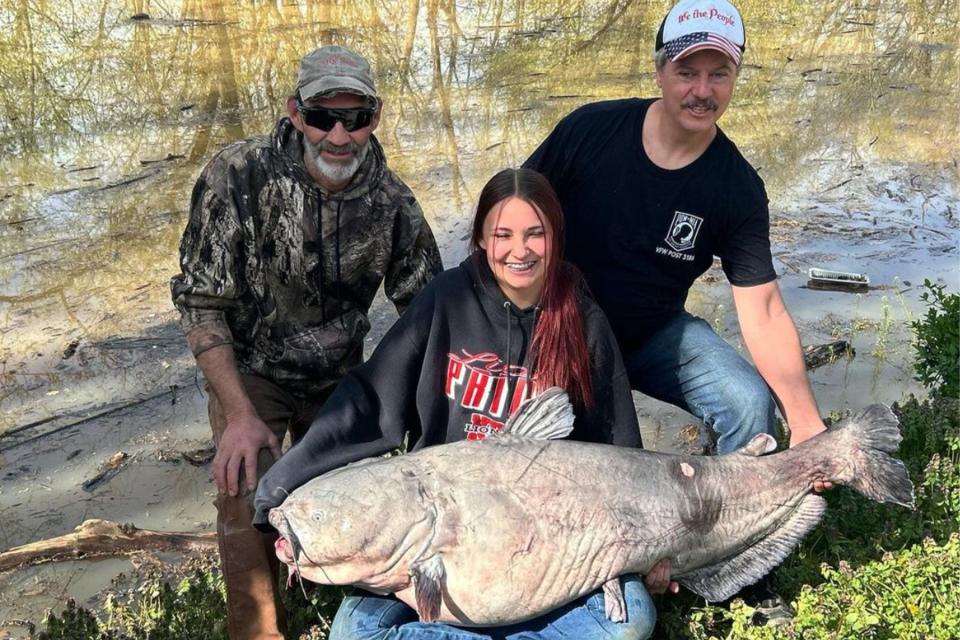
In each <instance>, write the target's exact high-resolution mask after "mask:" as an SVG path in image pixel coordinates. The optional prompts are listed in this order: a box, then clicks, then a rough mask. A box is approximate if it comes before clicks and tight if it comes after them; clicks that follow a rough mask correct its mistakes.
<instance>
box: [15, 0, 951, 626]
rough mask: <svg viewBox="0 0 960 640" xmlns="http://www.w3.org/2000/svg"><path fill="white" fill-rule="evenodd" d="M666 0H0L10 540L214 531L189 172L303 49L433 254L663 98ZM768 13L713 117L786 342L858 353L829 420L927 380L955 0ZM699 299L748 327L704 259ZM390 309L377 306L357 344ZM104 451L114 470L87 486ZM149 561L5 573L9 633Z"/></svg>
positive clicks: (671, 424)
mask: <svg viewBox="0 0 960 640" xmlns="http://www.w3.org/2000/svg"><path fill="white" fill-rule="evenodd" d="M666 4H667V3H634V2H626V3H624V2H618V1H616V0H604V1H599V0H597V1H593V0H575V1H573V2H557V1H553V2H548V1H533V2H531V1H530V0H526V1H525V2H513V3H511V2H479V3H472V4H471V6H470V7H469V8H463V7H457V6H456V5H455V4H452V3H451V4H438V3H432V2H429V3H420V2H416V1H413V2H409V1H401V0H397V1H392V0H391V1H388V2H355V3H345V4H342V5H338V4H335V3H331V2H326V1H322V0H316V1H313V0H300V1H296V2H286V3H256V2H255V3H239V2H228V1H226V0H224V1H221V2H210V3H196V2H174V3H164V4H159V3H153V2H149V0H138V1H136V2H122V1H118V0H98V2H96V3H92V4H88V5H84V6H83V7H81V6H79V5H77V6H69V7H64V6H61V5H55V4H53V3H50V2H48V1H47V0H39V1H37V2H31V3H26V2H12V3H7V5H6V6H3V7H0V82H2V83H3V86H4V89H5V93H6V95H8V96H9V99H7V100H5V101H0V148H2V149H3V150H4V152H5V153H4V154H2V157H0V175H2V176H3V177H2V178H0V548H2V549H6V548H9V547H12V546H15V545H19V544H23V543H26V542H30V541H34V540H38V539H42V538H48V537H52V536H56V535H59V534H62V533H64V532H67V531H70V530H72V529H73V528H74V527H75V526H76V525H78V524H79V523H80V522H81V521H83V520H84V519H87V518H94V517H99V518H105V519H109V520H114V521H118V522H132V523H134V524H136V525H137V526H138V527H142V528H152V529H163V530H197V531H209V530H210V529H211V527H212V526H213V521H214V510H213V506H212V499H213V485H212V483H211V481H210V477H209V476H210V469H209V464H206V465H203V464H201V465H199V466H195V465H194V464H192V463H191V462H189V461H187V460H185V459H184V458H183V456H182V455H181V454H182V453H183V452H193V451H196V450H198V449H202V448H204V447H205V446H207V444H208V442H209V429H208V427H207V425H206V419H205V415H204V411H205V400H204V396H203V383H202V380H200V379H199V378H198V376H197V373H196V370H195V368H194V366H193V361H192V358H191V357H190V355H189V353H188V352H187V351H186V348H185V345H184V343H183V341H182V337H181V336H180V333H179V330H178V329H177V326H176V316H175V313H174V312H173V311H172V309H171V307H170V303H169V291H168V287H167V281H168V280H169V277H170V276H171V275H172V274H173V273H175V272H176V270H177V262H176V250H177V242H178V240H179V235H180V233H181V231H182V229H183V225H184V222H185V217H186V209H187V206H188V202H189V194H190V189H191V187H192V183H193V180H194V179H195V177H196V175H197V173H198V171H199V169H200V167H201V166H202V163H203V162H204V161H205V160H206V159H207V158H209V157H210V156H211V155H212V154H213V153H215V151H216V150H217V149H218V148H220V147H221V146H223V145H224V144H227V143H229V142H231V141H233V140H236V139H239V138H242V137H245V136H250V135H255V134H258V133H261V132H266V131H268V130H269V129H270V127H271V125H272V123H273V121H274V120H275V119H276V118H277V117H279V115H280V114H281V113H282V108H283V99H284V96H285V95H286V92H287V91H289V89H290V88H291V84H292V81H293V77H294V75H295V69H296V61H297V59H298V58H299V57H300V55H302V54H303V52H304V51H305V49H306V48H307V46H306V45H305V44H304V43H310V44H311V46H312V45H314V44H320V43H326V42H340V43H344V44H347V45H348V46H352V47H355V48H357V49H358V50H361V51H363V52H364V53H365V54H367V55H368V56H369V57H370V58H371V60H372V61H373V63H374V66H375V67H376V69H377V71H378V73H379V74H380V78H381V87H382V89H381V90H382V92H383V94H384V97H385V102H386V110H385V113H384V121H383V124H382V125H381V128H380V129H379V130H378V132H377V134H378V136H379V138H380V139H381V141H382V142H383V144H384V147H385V149H386V152H387V155H388V157H389V159H390V164H391V166H392V167H393V168H394V169H395V170H396V171H397V173H398V174H400V175H401V176H402V177H403V178H404V179H405V180H406V181H407V182H408V183H409V184H410V186H411V187H412V188H413V190H414V191H415V193H416V194H417V196H418V198H419V200H420V202H421V204H422V205H423V208H424V210H425V211H426V213H427V215H428V217H429V218H430V221H431V224H432V225H433V228H434V229H435V231H436V235H437V237H438V240H439V242H440V244H441V248H442V252H443V256H444V260H445V263H446V264H447V265H453V264H455V263H456V262H458V261H459V260H460V258H461V257H462V256H463V254H464V252H465V249H466V242H465V235H466V232H467V229H466V224H467V220H468V216H469V213H470V209H471V207H472V205H473V202H474V198H475V196H476V195H477V190H478V188H479V187H480V186H481V185H482V184H483V182H484V181H485V180H486V179H487V178H488V177H489V176H490V175H491V174H492V173H493V172H494V171H495V170H497V169H499V168H501V167H503V166H509V165H516V164H518V163H519V162H521V161H522V160H523V159H524V158H525V157H526V156H527V154H529V153H530V152H531V151H532V150H533V149H534V148H535V147H536V145H537V144H538V143H539V141H540V140H541V139H542V138H543V137H544V136H545V135H546V133H547V132H548V131H549V129H550V127H551V126H552V125H553V124H554V123H555V122H556V121H557V120H558V119H559V118H561V117H562V116H563V115H564V114H566V113H568V112H569V111H570V110H572V109H573V108H575V107H576V106H579V105H580V104H583V103H585V102H588V101H592V100H600V99H607V98H614V97H621V96H628V95H652V94H653V93H654V91H655V84H654V82H653V79H652V64H651V62H650V57H651V56H650V51H649V49H650V48H651V47H652V39H653V34H654V32H655V30H656V21H657V20H658V19H659V17H660V16H661V15H662V13H663V10H664V9H665V7H666ZM778 7H779V9H780V10H779V11H778V12H774V11H773V9H772V8H770V7H768V6H767V5H765V4H763V3H760V2H752V1H749V0H747V1H744V2H742V3H741V9H742V11H743V13H744V15H745V17H746V19H747V20H748V34H749V36H748V37H749V42H748V49H747V55H746V59H745V66H744V68H743V70H742V72H741V77H740V80H739V82H738V87H737V92H736V94H735V96H734V100H733V103H732V105H731V107H730V110H729V111H728V113H727V114H726V115H725V116H724V119H723V120H722V121H721V124H722V126H723V127H724V130H725V131H726V132H727V133H728V135H729V136H730V137H731V138H732V139H733V140H735V141H736V142H737V143H738V145H739V146H740V148H741V150H742V151H743V153H744V155H745V156H746V157H747V158H748V159H749V160H750V161H751V162H752V163H753V164H754V165H755V166H756V167H757V168H758V170H759V171H760V173H761V175H762V176H763V178H764V180H765V182H766V185H767V189H768V193H769V195H770V200H771V212H772V235H773V239H774V254H775V266H776V268H777V271H778V273H779V274H780V286H781V288H782V290H783V292H784V297H785V298H786V300H787V303H788V306H789V308H790V310H791V312H792V314H793V315H794V317H795V319H796V321H797V324H798V327H799V329H800V332H801V337H802V340H803V342H804V343H805V344H820V343H824V342H828V341H830V340H833V339H844V340H847V341H849V342H850V343H852V345H853V346H854V349H855V351H856V356H855V357H853V358H852V359H846V358H842V359H839V360H837V361H836V362H833V363H830V364H827V365H825V366H823V367H820V368H818V369H817V370H816V371H814V372H813V373H812V374H811V380H812V383H813V385H814V391H815V393H816V395H817V398H818V401H819V403H820V406H821V409H822V410H823V411H824V413H827V412H830V411H842V410H846V409H857V408H860V407H862V406H863V405H865V404H868V403H870V402H876V401H879V402H887V403H890V402H893V401H896V400H898V399H900V398H902V397H903V395H904V394H906V393H909V392H911V391H916V390H918V387H917V386H916V384H915V383H914V382H912V380H911V363H910V360H909V356H910V350H909V345H910V340H911V334H910V332H909V331H908V330H907V324H908V323H909V322H910V321H911V320H912V319H913V318H915V317H916V316H917V315H918V314H920V313H922V311H923V307H922V304H921V303H920V302H919V295H920V293H921V292H922V282H923V280H924V278H930V279H931V280H935V281H940V282H944V283H946V285H947V287H948V289H949V290H951V291H956V290H958V289H960V268H958V265H960V251H958V239H960V231H958V228H960V224H958V215H960V204H958V203H960V198H958V162H960V157H958V151H957V150H958V149H960V139H958V134H957V127H956V115H955V108H954V105H955V104H956V103H957V101H958V98H960V87H958V83H957V81H956V78H957V75H958V72H960V51H958V49H957V44H956V43H957V41H958V36H960V34H958V31H957V26H956V22H955V16H956V15H957V11H958V5H957V3H956V1H955V0H953V1H944V2H934V3H921V2H914V1H910V0H883V1H881V2H876V3H872V4H868V5H862V4H852V3H846V2H826V3H818V4H817V5H816V6H815V7H812V6H810V5H809V4H808V3H799V2H798V3H789V2H788V3H782V4H781V5H778ZM137 14H146V15H147V16H149V17H148V18H142V17H141V18H138V19H132V17H133V16H135V15H137ZM951 16H953V19H951ZM754 34H755V35H754ZM811 267H819V268H824V269H834V270H841V271H854V272H859V273H864V274H867V275H869V277H870V283H871V284H870V288H869V289H868V290H866V291H863V292H859V293H846V292H840V291H823V290H816V289H811V288H808V286H807V280H808V277H807V270H808V269H809V268H811ZM689 308H690V310H691V311H693V312H695V313H698V314H699V315H701V316H703V317H704V318H706V319H708V320H709V321H710V322H711V323H712V324H713V325H714V327H715V328H716V329H717V330H718V331H719V332H720V333H721V334H722V335H724V336H725V337H727V338H728V339H729V340H730V341H731V342H732V343H733V344H735V345H738V346H739V345H740V340H739V335H738V333H737V328H736V322H735V317H734V313H733V305H732V298H731V296H730V292H729V287H728V286H727V285H726V284H725V282H724V280H723V276H722V272H721V271H720V270H719V268H714V269H711V270H710V271H709V272H708V273H707V274H706V275H705V276H704V277H703V278H702V280H701V282H699V283H698V285H697V287H696V288H695V290H694V291H693V292H692V294H691V297H690V301H689ZM394 318H395V313H394V312H393V310H392V309H391V308H389V305H388V304H386V303H385V301H384V300H383V298H382V297H381V298H379V299H378V301H377V303H376V307H375V312H374V318H373V319H374V329H373V331H372V332H371V334H370V336H369V339H368V342H367V347H368V351H369V350H370V349H372V348H373V346H374V345H375V344H376V341H377V340H378V339H379V337H380V336H381V335H382V334H383V332H384V331H385V330H386V328H387V327H388V326H389V325H390V323H391V322H392V321H393V319H394ZM637 405H638V412H639V415H640V418H641V424H642V425H643V429H644V439H645V441H646V442H647V444H648V446H651V447H656V448H658V449H661V450H669V449H671V448H673V447H674V446H675V444H674V438H675V436H676V434H677V433H678V431H679V430H680V428H681V427H683V426H684V425H686V424H688V423H689V422H690V418H689V417H688V416H686V415H684V414H682V413H681V412H679V411H676V410H673V409H670V408H666V407H664V406H663V405H659V404H657V403H655V402H652V401H649V400H644V399H642V398H639V397H638V398H637ZM118 452H124V453H125V454H127V457H126V458H125V459H124V461H123V463H122V465H120V466H119V468H118V469H117V470H116V472H115V473H114V474H112V475H110V476H109V477H105V478H104V479H102V480H101V481H100V482H98V483H95V484H94V485H92V486H89V485H88V488H87V489H84V486H83V485H84V483H85V482H89V481H90V480H91V479H93V478H95V477H96V476H97V474H98V473H100V472H101V471H102V469H101V465H103V464H104V463H105V462H106V461H108V460H110V459H111V458H112V457H113V456H115V454H117V453H118ZM165 560H169V558H165ZM142 561H143V560H142V559H139V560H131V559H113V560H101V561H96V562H69V563H59V564H56V565H49V566H45V567H39V568H31V569H25V570H20V571H16V572H11V573H6V574H3V575H0V621H5V622H3V623H2V624H3V625H6V626H0V637H3V634H4V633H5V632H9V633H11V634H14V635H17V634H22V629H23V628H22V627H21V626H17V625H16V624H15V622H11V621H16V620H18V619H34V620H36V619H37V618H38V617H39V615H40V612H41V611H42V610H43V608H45V607H50V606H56V605H57V604H58V603H60V602H62V600H63V598H64V597H66V596H68V595H70V596H73V597H76V598H78V600H79V601H80V602H81V603H83V602H87V601H88V600H89V599H90V598H96V597H98V596H99V595H100V594H102V592H103V590H104V589H105V588H107V587H108V586H109V584H110V582H111V580H112V579H114V578H115V577H116V575H117V574H118V573H129V572H130V571H131V569H132V568H133V567H134V565H135V564H136V563H139V562H142Z"/></svg>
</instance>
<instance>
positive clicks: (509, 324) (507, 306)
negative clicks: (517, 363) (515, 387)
mask: <svg viewBox="0 0 960 640" xmlns="http://www.w3.org/2000/svg"><path fill="white" fill-rule="evenodd" d="M503 310H504V311H506V312H507V358H506V360H507V364H506V367H507V368H506V374H507V385H509V384H510V327H512V326H513V322H511V318H510V301H509V300H506V301H504V303H503Z"/></svg>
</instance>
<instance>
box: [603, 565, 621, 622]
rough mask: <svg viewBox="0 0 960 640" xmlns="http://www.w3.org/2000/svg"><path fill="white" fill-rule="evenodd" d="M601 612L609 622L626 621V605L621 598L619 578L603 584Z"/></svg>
mask: <svg viewBox="0 0 960 640" xmlns="http://www.w3.org/2000/svg"><path fill="white" fill-rule="evenodd" d="M603 611H604V613H606V614H607V620H609V621H610V622H626V621H627V603H626V601H625V600H624V598H623V588H621V587H620V577H619V576H617V577H616V578H610V579H609V580H607V581H606V582H604V583H603Z"/></svg>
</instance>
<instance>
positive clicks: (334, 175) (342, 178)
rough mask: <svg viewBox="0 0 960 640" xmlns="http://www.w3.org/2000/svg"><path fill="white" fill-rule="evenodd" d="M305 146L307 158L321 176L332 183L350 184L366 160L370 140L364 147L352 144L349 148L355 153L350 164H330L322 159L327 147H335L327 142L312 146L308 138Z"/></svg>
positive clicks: (304, 142)
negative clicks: (322, 153)
mask: <svg viewBox="0 0 960 640" xmlns="http://www.w3.org/2000/svg"><path fill="white" fill-rule="evenodd" d="M303 146H304V149H306V151H307V158H308V160H309V162H310V163H311V164H312V165H313V167H314V168H315V169H316V170H317V171H318V172H319V173H320V175H322V176H323V177H324V178H326V179H327V180H330V181H331V182H348V181H349V180H350V179H351V178H352V177H353V176H354V174H355V173H356V172H357V169H359V168H360V165H361V164H363V161H364V160H365V159H366V157H367V152H368V151H369V150H370V141H369V140H368V141H367V142H366V143H364V144H363V146H360V145H358V144H356V143H353V142H351V143H350V145H349V146H350V151H351V152H352V153H353V157H352V158H351V159H350V161H349V162H345V163H341V162H328V161H326V160H324V159H323V157H321V155H320V152H321V151H323V150H324V149H325V148H327V147H330V146H333V145H327V144H326V143H325V141H321V142H319V143H318V144H311V143H310V142H309V141H307V139H306V138H304V140H303Z"/></svg>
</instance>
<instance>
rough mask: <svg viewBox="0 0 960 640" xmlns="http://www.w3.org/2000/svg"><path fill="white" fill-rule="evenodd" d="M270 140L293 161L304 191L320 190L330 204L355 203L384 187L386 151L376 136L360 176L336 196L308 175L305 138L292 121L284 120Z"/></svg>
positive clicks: (358, 174)
mask: <svg viewBox="0 0 960 640" xmlns="http://www.w3.org/2000/svg"><path fill="white" fill-rule="evenodd" d="M270 140H271V144H272V146H273V147H274V149H276V150H277V151H278V152H281V155H282V156H283V157H285V158H286V159H287V160H288V161H289V163H290V167H291V171H292V173H293V175H295V176H296V177H297V179H298V180H299V181H300V182H302V183H303V185H304V187H305V188H307V189H309V190H316V189H320V190H321V191H322V192H323V196H324V199H326V200H354V199H356V198H360V197H362V196H365V195H366V194H367V193H368V192H369V191H370V189H371V187H373V186H374V185H378V184H380V182H381V179H382V178H383V173H384V171H385V170H386V166H387V161H386V156H385V154H384V152H383V147H382V146H380V141H379V140H377V138H376V136H374V135H373V134H370V138H369V140H368V142H367V146H368V150H367V155H366V157H365V158H364V159H363V162H362V163H361V164H360V167H359V168H358V169H357V172H356V173H355V174H353V177H352V178H351V179H350V182H349V183H347V186H346V187H344V188H343V189H341V190H340V191H337V192H335V193H329V192H328V191H327V190H326V189H324V188H323V187H321V186H320V185H319V184H318V183H317V181H316V180H314V179H313V176H311V175H310V173H309V172H308V171H307V167H306V165H305V164H304V163H303V154H304V147H303V134H302V133H301V132H300V131H299V130H298V129H297V128H296V127H294V126H293V123H292V122H290V118H281V119H280V121H279V122H277V126H276V127H274V130H273V133H272V134H271V136H270Z"/></svg>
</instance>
